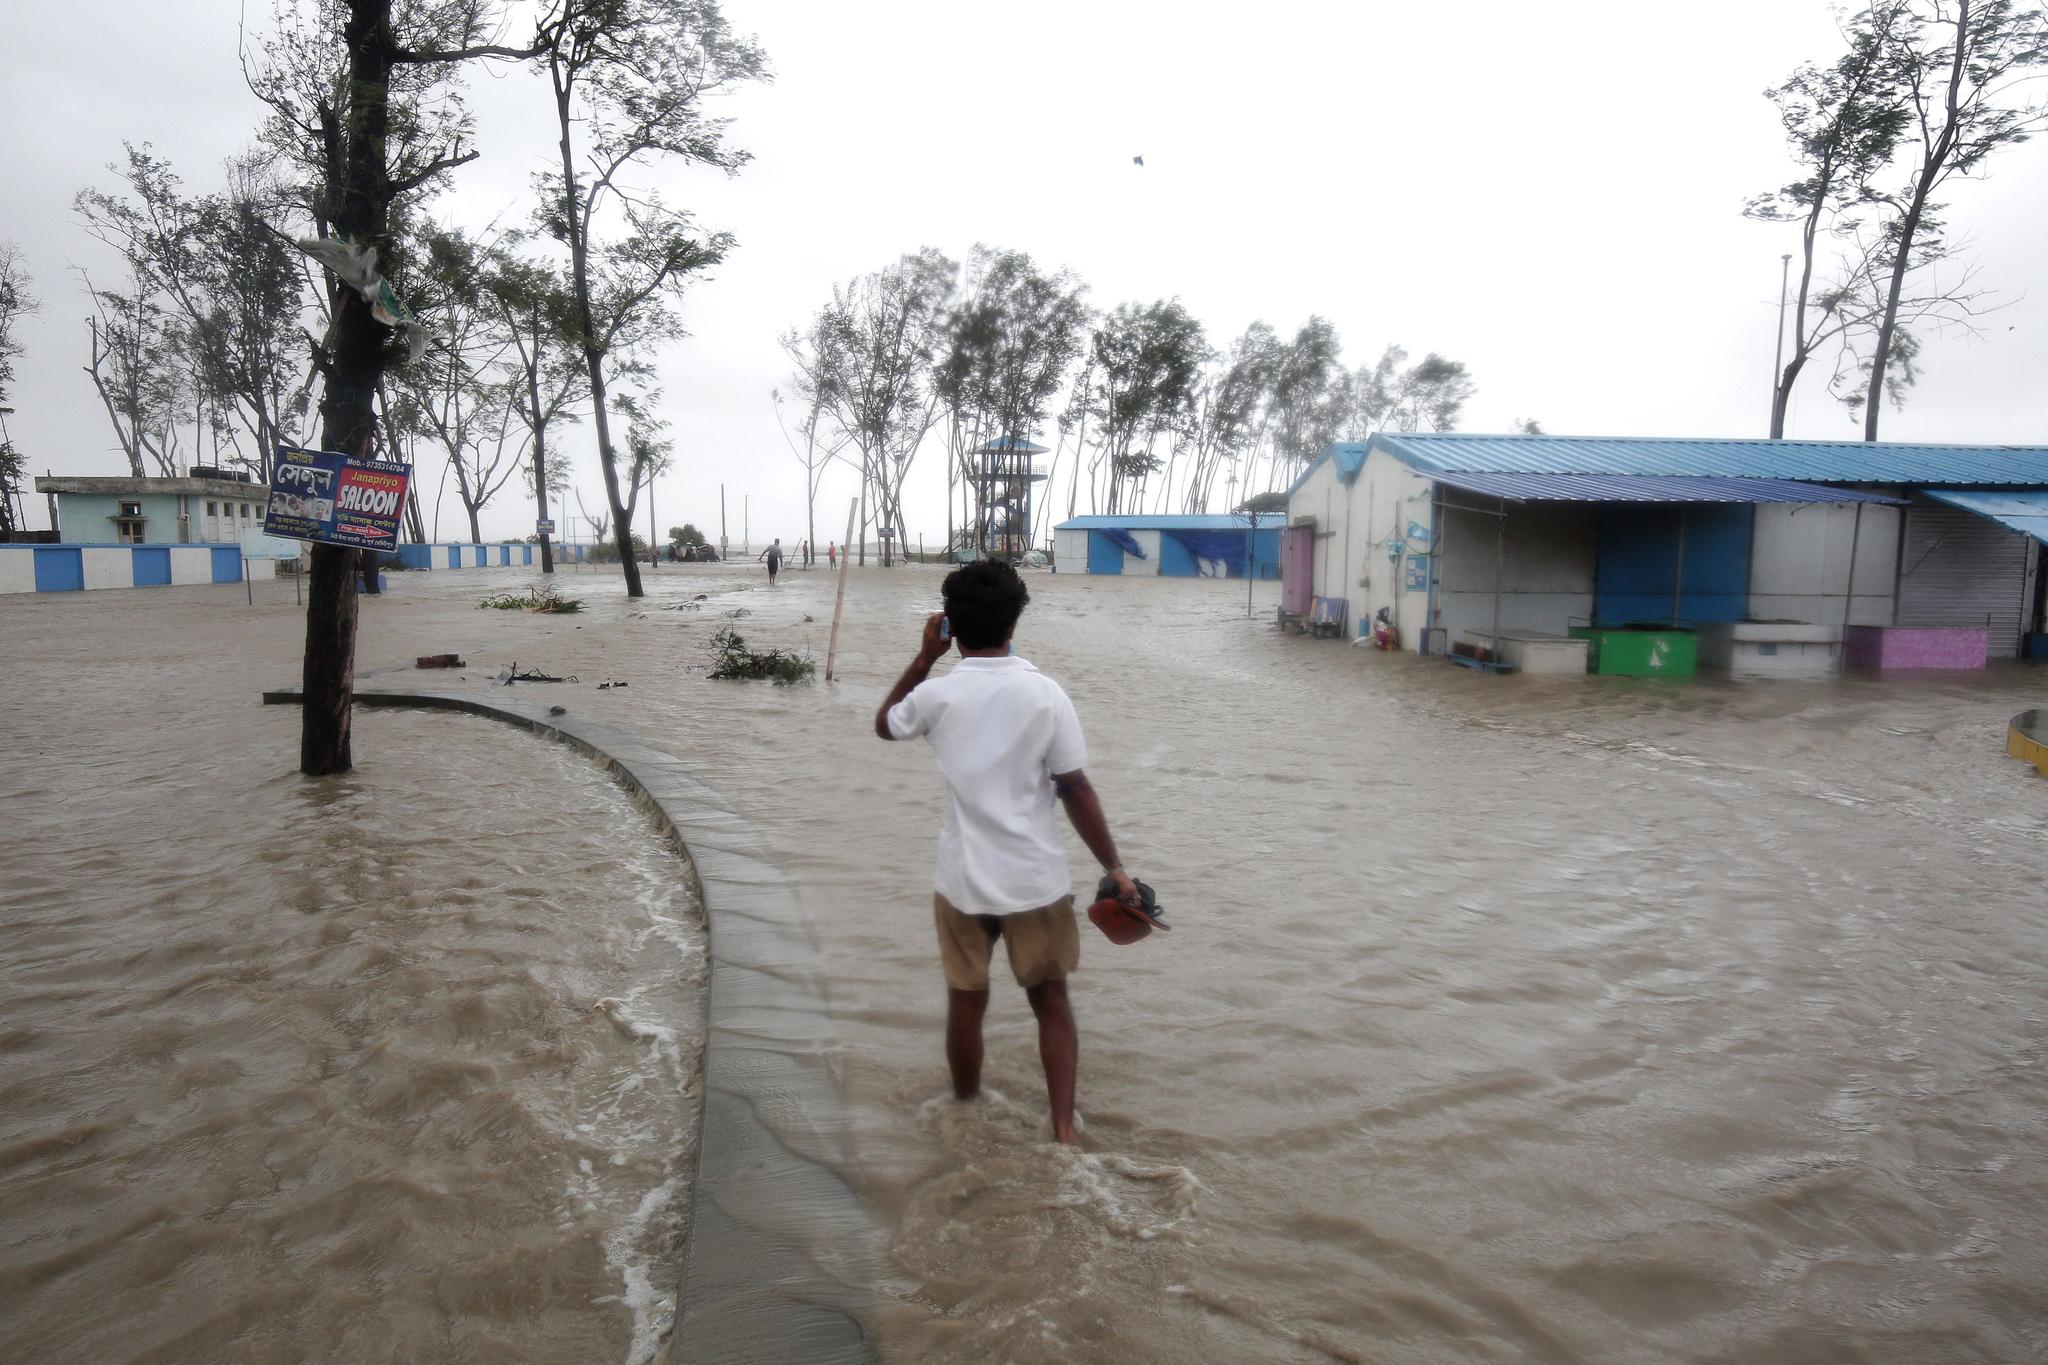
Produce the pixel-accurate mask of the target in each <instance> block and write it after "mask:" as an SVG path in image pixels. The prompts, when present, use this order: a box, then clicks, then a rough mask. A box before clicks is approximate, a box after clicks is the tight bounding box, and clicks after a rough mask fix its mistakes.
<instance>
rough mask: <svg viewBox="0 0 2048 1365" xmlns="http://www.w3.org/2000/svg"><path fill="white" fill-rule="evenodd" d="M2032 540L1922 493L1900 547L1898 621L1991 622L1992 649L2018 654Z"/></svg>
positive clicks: (1996, 653) (2003, 655)
mask: <svg viewBox="0 0 2048 1365" xmlns="http://www.w3.org/2000/svg"><path fill="white" fill-rule="evenodd" d="M2030 545H2031V542H2030V541H2029V540H2028V539H2027V537H2025V536H2023V535H2021V534H2020V533H2019V532H2017V531H2010V530H2007V529H2006V528H2005V527H2003V526H2000V525H1999V524H1998V523H1997V522H1995V521H1992V520H1991V519H1990V518H1988V517H1980V516H1978V515H1977V514H1976V513H1974V512H1965V511H1963V510H1962V509H1961V508H1959V507H1946V506H1943V505H1942V504H1940V503H1936V502H1927V501H1920V500H1917V499H1916V500H1915V501H1914V503H1913V505H1912V506H1911V507H1909V508H1907V509H1906V528H1905V536H1904V538H1903V543H1902V544H1901V546H1900V550H1899V620H1898V623H1899V624H1900V625H1902V626H1971V627H1977V626H1981V627H1985V628H1987V629H1988V630H1989V631H1990V635H1991V638H1990V649H1991V657H1992V658H1994V659H2010V658H2012V657H2014V656H2015V655H2017V654H2018V653H2019V648H2020V621H2021V617H2022V615H2023V613H2024V611H2025V608H2026V589H2027V561H2028V554H2029V546H2030Z"/></svg>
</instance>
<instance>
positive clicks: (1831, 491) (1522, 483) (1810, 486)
mask: <svg viewBox="0 0 2048 1365" xmlns="http://www.w3.org/2000/svg"><path fill="white" fill-rule="evenodd" d="M1430 477H1432V478H1434V479H1435V480H1436V481H1437V482H1439V483H1445V484H1449V485H1450V486H1452V487H1453V488H1463V489H1465V490H1467V491H1468V492H1472V493H1479V494H1482V495H1484V496H1486V497H1489V498H1506V499H1508V500H1509V501H1511V502H1742V503H1752V502H1831V503H1832V502H1881V503H1894V504H1895V503H1897V502H1898V501H1899V499H1897V498H1888V497H1885V496H1884V495H1883V494H1881V493H1860V492H1857V491H1856V490H1854V489H1849V488H1827V487H1824V486H1822V485H1820V484H1817V483H1800V482H1798V481H1797V480H1794V479H1737V478H1729V477H1728V476H1726V475H1716V474H1466V473H1454V474H1441V473H1440V474H1433V475H1431V476H1430Z"/></svg>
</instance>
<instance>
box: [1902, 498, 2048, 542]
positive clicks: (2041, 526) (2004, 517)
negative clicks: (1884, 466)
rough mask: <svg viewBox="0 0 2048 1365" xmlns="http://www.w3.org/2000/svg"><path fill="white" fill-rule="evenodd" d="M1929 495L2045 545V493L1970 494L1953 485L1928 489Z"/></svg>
mask: <svg viewBox="0 0 2048 1365" xmlns="http://www.w3.org/2000/svg"><path fill="white" fill-rule="evenodd" d="M1927 496H1928V497H1930V498H1939V499H1941V500H1942V501H1943V502H1945V503H1948V504H1949V505H1950V506H1952V507H1960V508H1962V509H1963V510H1964V511H1966V512H1975V513H1976V514H1977V515H1978V516H1980V517H1989V518H1991V520H1993V521H1995V522H1998V523H2000V524H2002V525H2005V526H2010V527H2011V528H2012V529H2013V530H2015V531H2018V532H2020V533H2021V534H2022V535H2029V536H2032V537H2033V538H2034V539H2036V540H2038V541H2041V542H2043V543H2044V544H2048V492H2040V491H2036V492H2031V493H2016V492H2015V493H2008V492H1997V493H1972V492H1967V491H1964V490H1962V489H1956V488H1930V489H1928V490H1927Z"/></svg>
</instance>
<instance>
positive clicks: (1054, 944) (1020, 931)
mask: <svg viewBox="0 0 2048 1365" xmlns="http://www.w3.org/2000/svg"><path fill="white" fill-rule="evenodd" d="M932 912H933V914H934V915H935V916H936V917H937V919H938V922H939V961H940V963H941V964H942V965H944V967H945V969H946V984H947V985H948V986H950V987H952V988H953V989H954V990H956V991H985V990H987V989H988V963H989V959H990V958H991V957H993V956H994V955H995V950H996V940H997V939H998V938H1000V939H1002V941H1003V945H1004V946H1005V947H1006V948H1007V949H1008V950H1009V953H1010V974H1011V975H1012V976H1014V977H1016V978H1017V984H1018V985H1020V986H1022V987H1024V988H1025V989H1026V990H1029V989H1031V988H1032V987H1033V986H1038V985H1043V984H1044V983H1045V982H1047V981H1064V980H1066V979H1067V977H1068V976H1069V975H1070V974H1072V972H1073V970H1074V969H1075V968H1076V967H1078V966H1080V965H1081V929H1080V926H1079V925H1078V924H1076V923H1075V922H1074V898H1073V897H1072V896H1068V897H1066V898H1064V899H1062V900H1057V901H1054V902H1053V903H1052V904H1051V905H1047V906H1042V907H1041V908H1039V909H1037V910H1022V911H1019V912H1018V913H1016V914H1014V915H970V914H967V913H965V912H964V911H960V910H956V909H954V908H953V903H952V902H951V901H949V900H947V899H946V898H945V897H944V896H941V895H939V894H938V893H937V892H934V893H932Z"/></svg>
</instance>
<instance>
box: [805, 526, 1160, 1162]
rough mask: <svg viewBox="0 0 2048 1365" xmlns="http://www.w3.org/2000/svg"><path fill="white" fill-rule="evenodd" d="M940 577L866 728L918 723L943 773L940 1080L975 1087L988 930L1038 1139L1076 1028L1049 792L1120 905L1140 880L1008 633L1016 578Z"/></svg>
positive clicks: (1066, 1110)
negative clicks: (1021, 1010)
mask: <svg viewBox="0 0 2048 1365" xmlns="http://www.w3.org/2000/svg"><path fill="white" fill-rule="evenodd" d="M831 553H832V552H831V550H830V549H829V548H828V549H827V550H826V554H827V556H828V557H829V556H830V555H831ZM941 592H942V593H943V595H944V598H945V604H946V609H945V610H944V611H943V612H938V613H934V614H933V615H932V616H931V617H929V618H927V619H926V621H925V623H924V639H923V641H922V643H921V644H920V645H919V647H918V651H917V657H916V658H915V659H913V660H911V662H910V667H908V668H906V669H904V670H903V676H902V677H901V678H898V679H897V680H896V686H895V687H893V688H891V689H890V691H889V695H888V698H887V699H886V700H884V701H883V703H882V705H881V707H880V709H878V710H877V711H876V712H875V733H876V734H877V735H880V736H881V737H882V738H883V739H914V738H917V737H918V736H920V735H922V736H923V737H924V738H925V739H926V740H928V741H929V742H930V743H931V746H932V752H933V754H934V755H935V756H936V757H937V758H938V761H939V773H940V775H941V776H942V777H943V778H944V779H945V782H946V797H947V802H946V815H945V820H944V822H943V823H942V824H941V825H940V826H939V856H938V870H937V876H936V879H935V880H936V883H937V888H936V891H935V893H934V894H933V897H932V908H933V913H934V916H935V917H936V919H937V921H938V939H939V961H940V964H941V966H942V968H943V970H944V973H945V977H946V999H947V1017H946V1062H947V1065H948V1066H949V1067H950V1068H951V1070H952V1073H953V1094H954V1095H955V1096H956V1097H958V1098H960V1099H963V1100H966V1099H972V1098H974V1096H975V1095H977V1094H979V1093H980V1090H981V1054H982V1045H981V1021H982V1016H983V1015H984V1014H985V1013H986V1012H987V1010H988V993H989V962H990V959H991V958H992V957H993V956H994V954H995V946H996V940H997V939H1001V940H1002V941H1003V944H1004V947H1005V948H1006V949H1007V950H1008V956H1009V959H1010V973H1011V975H1012V976H1014V977H1015V978H1016V979H1017V984H1018V985H1019V986H1022V987H1023V988H1024V994H1025V996H1026V998H1028V999H1029V1000H1030V1002H1031V1010H1032V1013H1033V1014H1035V1015H1037V1016H1038V1055H1039V1060H1040V1061H1041V1062H1042V1063H1043V1064H1044V1066H1045V1088H1046V1095H1047V1098H1048V1099H1049V1100H1050V1102H1051V1107H1052V1136H1053V1140H1054V1141H1055V1142H1062V1143H1068V1144H1072V1143H1073V1141H1074V1075H1075V1071H1076V1068H1077V1066H1078V1061H1079V1052H1080V1040H1079V1038H1078V1036H1077V1034H1076V1032H1075V1028H1074V1015H1073V1010H1072V1008H1071V1007H1070V1006H1069V1004H1068V1002H1067V977H1068V976H1069V975H1070V974H1072V972H1073V971H1074V969H1075V968H1076V967H1077V966H1079V965H1080V960H1081V938H1080V930H1079V927H1078V925H1077V923H1076V921H1075V918H1074V897H1073V882H1072V874H1071V872H1070V871H1069V869H1068V867H1067V853H1066V849H1065V848H1064V847H1062V845H1061V843H1060V838H1059V834H1058V832H1057V831H1056V830H1055V829H1054V828H1053V815H1052V808H1053V799H1054V797H1055V796H1057V797H1058V798H1059V800H1060V802H1061V803H1062V804H1064V805H1065V806H1066V810H1067V818H1068V819H1069V820H1071V821H1072V822H1073V825H1074V830H1075V832H1076V833H1078V834H1079V835H1080V836H1081V842H1082V843H1084V844H1086V845H1087V846H1088V851H1089V852H1091V853H1093V854H1094V855H1095V856H1096V857H1097V858H1098V859H1100V860H1101V862H1102V866H1103V867H1104V868H1105V869H1107V871H1108V879H1109V880H1110V881H1111V882H1112V883H1113V884H1114V888H1115V890H1116V893H1117V895H1118V897H1119V899H1121V900H1122V901H1123V902H1124V903H1125V904H1127V905H1136V904H1139V903H1140V899H1141V898H1140V893H1139V890H1138V887H1137V883H1135V882H1134V881H1132V879H1131V877H1130V875H1129V874H1128V873H1126V872H1125V871H1124V868H1123V864H1122V863H1121V862H1120V861H1118V858H1117V852H1116V841H1115V840H1114V839H1112V838H1111V837H1110V833H1109V822H1108V821H1107V820H1106V819H1105V818H1104V817H1103V814H1102V806H1101V803H1100V802H1098V801H1097V800H1096V797H1095V789H1094V788H1093V787H1091V786H1090V785H1089V784H1088V774H1087V773H1085V772H1084V771H1082V765H1083V764H1084V763H1086V762H1087V759H1088V747H1087V744H1086V742H1085V741H1084V740H1083V738H1082V735H1081V720H1080V717H1079V716H1077V715H1076V714H1075V713H1074V703H1073V702H1072V701H1071V700H1069V699H1068V697H1067V694H1066V692H1065V691H1063V690H1062V689H1061V687H1060V685H1059V684H1058V683H1056V682H1054V681H1053V680H1052V679H1051V678H1048V677H1046V676H1045V675H1044V674H1043V673H1040V672H1039V671H1038V670H1037V669H1036V668H1033V667H1032V666H1031V665H1030V664H1028V663H1026V662H1025V661H1024V660H1022V659H1020V658H1018V657H1017V656H1016V654H1015V652H1014V651H1013V650H1012V649H1011V646H1010V637H1011V635H1012V634H1014V633H1015V631H1016V629H1017V618H1018V617H1019V616H1021V615H1023V612H1024V606H1025V604H1026V603H1027V602H1029V601H1030V600H1031V595H1030V593H1029V592H1027V591H1026V590H1025V587H1024V582H1023V580H1022V579H1020V578H1019V577H1018V576H1017V571H1016V570H1015V569H1013V568H1011V567H1010V566H1009V565H1007V564H1004V563H1000V562H998V561H995V560H982V561H981V562H979V563H975V564H969V565H967V566H966V567H964V568H960V569H955V570H954V571H953V572H952V573H950V574H948V575H947V576H946V582H945V586H944V587H943V588H942V589H941ZM954 645H958V646H959V648H960V662H959V663H957V664H955V665H954V666H953V670H952V672H950V673H948V674H946V675H945V676H944V677H942V678H932V677H930V676H929V675H930V673H931V671H932V666H933V665H934V664H936V663H938V661H939V660H940V659H942V658H944V657H945V655H946V653H947V651H948V649H950V648H951V647H952V646H954Z"/></svg>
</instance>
